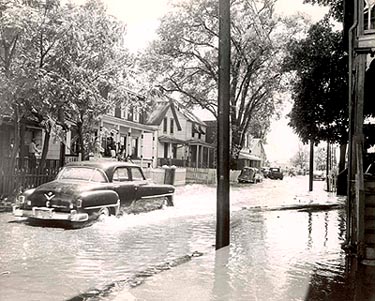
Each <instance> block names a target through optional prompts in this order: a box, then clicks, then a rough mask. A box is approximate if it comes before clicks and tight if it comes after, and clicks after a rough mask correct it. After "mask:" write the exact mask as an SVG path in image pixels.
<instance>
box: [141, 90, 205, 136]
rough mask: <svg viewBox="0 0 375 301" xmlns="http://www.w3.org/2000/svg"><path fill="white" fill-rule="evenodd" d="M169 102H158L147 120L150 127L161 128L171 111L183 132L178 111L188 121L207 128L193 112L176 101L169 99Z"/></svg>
mask: <svg viewBox="0 0 375 301" xmlns="http://www.w3.org/2000/svg"><path fill="white" fill-rule="evenodd" d="M167 99H168V100H164V101H159V102H157V104H156V106H155V107H154V109H153V111H152V113H151V115H150V116H149V118H148V120H147V124H149V125H157V126H159V125H160V124H161V123H162V121H163V119H164V117H165V115H166V114H167V112H168V110H169V109H171V111H172V114H173V117H174V119H175V121H176V125H177V128H178V130H181V124H180V122H179V120H178V116H177V111H178V112H179V113H181V114H182V115H183V116H184V117H185V118H186V119H187V120H188V121H190V122H192V123H194V124H197V125H199V128H200V126H205V127H206V126H207V125H206V124H205V123H204V122H203V121H201V120H200V119H199V118H198V117H197V116H195V115H194V114H193V113H192V112H190V111H189V110H187V109H186V108H183V107H182V106H181V105H180V104H179V103H178V102H177V101H176V100H174V99H172V98H169V97H167Z"/></svg>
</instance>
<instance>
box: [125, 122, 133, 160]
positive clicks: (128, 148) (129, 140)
mask: <svg viewBox="0 0 375 301" xmlns="http://www.w3.org/2000/svg"><path fill="white" fill-rule="evenodd" d="M131 134H132V129H130V128H129V130H128V138H127V139H126V140H127V143H128V146H127V151H126V156H131V155H132V136H131Z"/></svg>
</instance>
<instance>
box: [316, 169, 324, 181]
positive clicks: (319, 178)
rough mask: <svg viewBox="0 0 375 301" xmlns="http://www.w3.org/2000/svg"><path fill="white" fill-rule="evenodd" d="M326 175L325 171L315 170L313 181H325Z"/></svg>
mask: <svg viewBox="0 0 375 301" xmlns="http://www.w3.org/2000/svg"><path fill="white" fill-rule="evenodd" d="M325 179H326V174H325V171H324V170H314V172H313V180H314V181H325Z"/></svg>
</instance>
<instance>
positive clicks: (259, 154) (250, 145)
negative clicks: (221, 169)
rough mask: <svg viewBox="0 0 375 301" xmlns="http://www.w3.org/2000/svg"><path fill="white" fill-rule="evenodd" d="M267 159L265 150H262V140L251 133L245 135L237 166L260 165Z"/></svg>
mask: <svg viewBox="0 0 375 301" xmlns="http://www.w3.org/2000/svg"><path fill="white" fill-rule="evenodd" d="M266 160H267V155H266V151H265V150H264V146H263V140H262V139H259V138H252V137H251V135H247V136H246V137H245V142H244V147H243V148H242V150H241V152H240V155H239V158H238V163H237V167H238V168H239V169H241V168H243V167H245V166H250V167H258V168H259V167H262V166H263V165H264V163H265V162H266Z"/></svg>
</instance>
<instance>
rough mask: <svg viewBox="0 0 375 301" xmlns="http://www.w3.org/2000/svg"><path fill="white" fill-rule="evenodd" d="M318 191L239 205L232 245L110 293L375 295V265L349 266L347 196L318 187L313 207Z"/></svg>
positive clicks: (126, 296)
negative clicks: (279, 203) (273, 202)
mask: <svg viewBox="0 0 375 301" xmlns="http://www.w3.org/2000/svg"><path fill="white" fill-rule="evenodd" d="M314 197H315V194H314V193H310V194H306V195H305V197H303V196H299V199H298V198H297V199H296V203H297V202H298V203H299V204H300V205H296V206H288V207H283V208H279V209H283V210H269V209H266V210H259V208H258V209H257V208H246V209H244V210H240V211H238V212H236V213H235V214H233V216H232V217H231V245H230V246H229V247H225V248H222V249H220V250H218V251H216V252H215V250H214V249H212V251H211V252H207V253H206V254H203V255H202V256H199V257H194V256H192V257H191V260H189V261H188V262H185V263H182V264H180V265H178V266H174V267H172V268H170V269H168V270H165V271H162V272H160V273H158V274H155V275H152V276H150V277H148V278H145V280H144V282H143V283H141V284H139V285H136V286H135V287H133V288H130V287H129V288H123V289H122V291H120V292H119V293H118V294H117V295H116V297H115V298H114V299H113V300H116V301H119V300H176V301H177V300H179V301H181V300H202V301H205V300H207V301H208V300H233V301H237V300H240V301H241V300H244V301H245V300H246V301H248V300H249V301H250V300H264V301H269V300H275V301H276V300H277V301H279V300H340V301H341V300H375V289H374V288H375V276H374V275H375V271H374V269H367V270H366V273H367V274H364V273H363V272H362V273H358V271H357V270H355V271H354V272H353V270H352V271H349V270H348V269H347V265H346V261H345V253H344V252H343V251H342V249H341V244H342V242H343V241H344V239H345V229H344V227H345V217H344V215H345V214H344V210H342V209H338V208H340V207H342V201H343V200H337V198H336V197H334V196H333V195H332V194H331V193H325V199H321V197H322V194H320V195H319V198H320V201H319V204H321V205H322V206H316V202H315V201H316V200H315V199H314ZM314 200H315V201H314ZM335 200H336V201H335ZM324 204H326V205H327V206H325V205H324ZM334 204H336V205H337V207H335V206H333V205H334ZM301 209H302V210H301ZM361 275H362V276H361ZM363 275H365V276H363Z"/></svg>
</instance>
